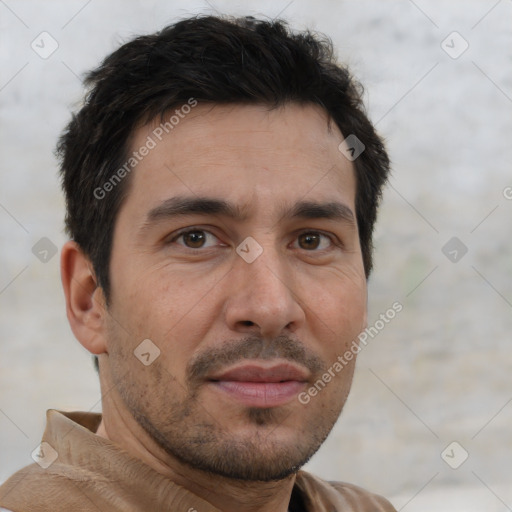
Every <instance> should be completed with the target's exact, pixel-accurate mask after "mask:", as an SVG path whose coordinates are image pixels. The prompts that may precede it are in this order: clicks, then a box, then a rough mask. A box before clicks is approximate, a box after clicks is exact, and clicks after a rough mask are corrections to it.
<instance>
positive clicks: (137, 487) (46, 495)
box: [0, 410, 396, 512]
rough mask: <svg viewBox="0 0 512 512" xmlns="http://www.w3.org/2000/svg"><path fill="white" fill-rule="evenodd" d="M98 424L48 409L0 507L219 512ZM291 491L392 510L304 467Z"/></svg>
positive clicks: (308, 501)
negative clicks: (31, 456) (33, 449)
mask: <svg viewBox="0 0 512 512" xmlns="http://www.w3.org/2000/svg"><path fill="white" fill-rule="evenodd" d="M100 421H101V415H100V414H94V413H85V412H74V413H64V412H59V411H56V410H49V411H48V412H47V426H46V430H45V433H44V436H43V441H42V443H41V446H42V447H43V452H42V453H41V454H40V458H39V459H38V461H39V464H36V463H34V464H31V465H30V466H27V467H25V468H24V469H22V470H20V471H18V472H17V473H15V474H14V475H13V476H12V477H11V478H9V479H8V480H7V481H6V482H5V483H4V484H3V485H2V486H0V507H5V508H7V509H8V510H11V511H12V512H49V511H51V512H60V511H66V512H71V511H72V512H99V511H100V512H156V511H158V512H191V511H194V510H195V511H197V512H221V511H220V510H219V509H217V508H215V507H214V506H213V505H211V504H210V503H208V502H207V501H205V500H203V499H202V498H200V497H199V496H196V495H195V494H193V493H191V492H189V491H188V490H186V489H184V488H183V487H181V486H179V485H177V484H175V483H173V482H172V481H170V480H169V479H167V478H165V477H164V476H163V475H161V474H160V473H157V472H156V471H154V470H153V469H152V468H150V467H149V466H147V465H146V464H144V463H143V462H141V461H140V460H138V459H134V458H133V457H131V456H130V455H129V454H128V453H126V452H125V451H124V450H122V449H121V448H119V447H118V446H116V445H115V444H113V443H111V442H110V441H109V440H107V439H104V438H103V437H100V436H97V435H96V434H95V433H94V432H96V429H97V428H98V425H99V423H100ZM45 443H48V444H45ZM44 451H46V453H44ZM46 465H47V467H46V468H44V467H42V466H46ZM293 495H294V497H297V496H298V497H299V499H300V501H301V502H302V503H301V505H300V506H302V508H303V509H304V511H307V512H334V511H339V512H396V511H395V509H394V508H393V507H392V505H390V503H389V502H388V501H387V500H385V499H384V498H382V497H380V496H377V495H375V494H371V493H369V492H367V491H365V490H363V489H361V488H360V487H357V486H354V485H350V484H345V483H341V482H338V483H328V482H324V481H323V480H320V479H319V478H316V477H314V476H313V475H311V474H308V473H306V472H304V471H299V472H298V474H297V478H296V483H295V487H294V491H293Z"/></svg>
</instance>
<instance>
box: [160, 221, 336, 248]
mask: <svg viewBox="0 0 512 512" xmlns="http://www.w3.org/2000/svg"><path fill="white" fill-rule="evenodd" d="M197 231H200V232H203V233H207V234H209V235H212V236H214V237H215V238H217V239H218V238H219V237H218V236H216V235H215V234H214V233H212V232H211V231H209V230H207V229H204V228H200V227H192V228H186V229H184V230H182V231H179V232H178V233H176V234H175V235H174V236H173V237H172V238H171V239H170V240H169V241H168V242H167V244H171V243H175V242H176V241H177V240H179V239H180V238H181V237H183V236H184V235H187V234H189V233H194V232H197ZM309 234H313V235H320V236H322V237H325V238H327V239H328V240H329V242H330V243H331V247H330V248H329V249H332V247H338V248H341V247H342V244H341V243H340V242H339V241H338V240H337V239H336V237H334V236H332V235H328V234H326V233H323V232H322V231H315V230H305V231H301V232H300V233H297V235H296V236H295V239H294V241H296V240H298V239H299V237H300V236H301V235H309ZM180 245H181V246H182V247H184V248H185V249H187V250H189V251H192V252H199V251H205V250H206V249H211V247H207V248H206V249H205V248H203V247H199V248H197V249H194V248H192V247H187V246H186V245H184V244H180ZM224 246H225V244H224ZM303 250H304V251H306V252H310V253H313V252H318V253H321V252H324V251H325V250H326V249H320V250H318V249H312V250H309V251H308V250H307V249H303ZM327 250H328V249H327Z"/></svg>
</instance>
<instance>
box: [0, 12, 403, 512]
mask: <svg viewBox="0 0 512 512" xmlns="http://www.w3.org/2000/svg"><path fill="white" fill-rule="evenodd" d="M86 83H87V85H88V86H89V92H88V95H87V97H86V101H85V104H84V106H83V107H82V108H81V110H80V111H79V112H78V113H77V114H76V115H75V116H74V117H73V119H72V121H71V122H70V124H69V125H68V127H67V130H66V131H65V133H64V134H63V136H62V138H61V141H60V143H59V146H58V153H59V155H60V157H61V162H62V166H61V173H62V179H63V187H64V191H65V194H66V200H67V217H66V225H67V230H68V233H69V234H70V236H71V238H72V241H69V242H67V243H66V244H65V245H64V247H63V250H62V256H61V268H62V283H63V287H64V292H65V296H66V304H67V315H68V319H69V322H70V324H71V328H72V330H73V332H74V334H75V336H76V337H77V339H78V340H79V341H80V343H82V345H83V346H84V347H86V348H87V349H88V350H89V351H90V352H91V353H92V354H95V355H96V356H97V359H96V361H97V368H98V371H99V377H100V382H101V389H102V411H103V413H102V415H98V414H92V413H80V412H77V413H63V412H58V411H54V410H51V411H48V418H47V419H48V423H47V428H46V431H45V434H44V436H43V440H42V443H41V446H40V451H39V453H38V454H36V455H35V459H36V463H34V464H32V465H31V466H28V467H27V468H24V469H22V470H21V471H19V472H18V473H16V474H15V475H13V476H12V477H11V478H10V479H9V480H8V481H7V482H6V483H5V484H4V485H3V486H2V487H0V505H1V506H2V507H5V508H7V509H8V510H12V511H14V512H29V511H42V510H45V511H50V510H51V511H58V510H63V511H64V510H66V511H67V510H80V511H98V510H100V511H105V512H106V511H148V510H152V511H156V510H158V511H173V512H175V511H184V512H186V511H188V512H192V511H197V512H206V511H224V512H246V511H247V512H249V511H250V512H267V511H268V512H270V511H272V512H286V511H287V510H290V511H294V512H296V511H308V512H312V511H322V512H324V511H325V512H327V511H332V510H338V511H343V512H349V511H366V512H378V511H393V510H394V509H393V507H392V506H391V505H390V504H389V503H388V502H387V501H386V500H385V499H384V498H381V497H379V496H376V495H373V494H371V493H369V492H366V491H364V490H363V489H361V488H359V487H356V486H354V485H350V484H344V483H327V482H324V481H322V480H320V479H318V478H316V477H314V476H312V475H309V474H307V473H305V472H303V471H299V469H300V467H301V466H302V465H303V464H304V463H305V462H306V461H307V460H308V459H309V458H310V457H311V456H312V455H313V454H314V453H315V452H316V451H317V449H318V448H319V447H320V445H321V444H322V442H323V441H324V440H325V438H326V437H327V435H328V433H329V432H330V430H331V429H332V427H333V425H334V423H335V422H336V420H337V418H338V416H339V415H340V413H341V410H342V408H343V405H344V403H345V401H346V398H347V395H348V393H349V389H350V385H351V381H352V375H353V371H354V364H355V357H354V358H349V360H348V361H345V360H344V364H343V365H342V364H341V363H340V362H339V356H340V354H344V353H346V352H347V350H349V349H351V350H352V353H354V354H355V353H357V352H358V350H357V337H358V334H359V333H360V332H361V331H363V330H364V329H365V327H366V302H367V301H366V281H367V278H368V275H369V273H370V270H371V266H372V243H371V240H372V232H373V225H374V222H375V219H376V212H377V206H378V203H379V199H380V194H381V189H382V186H383V185H384V183H385V181H386V179H387V175H388V171H389V160H388V157H387V155H386V152H385V150H384V147H383V145H382V142H381V140H380V138H379V137H378V136H377V135H376V133H375V131H374V129H373V127H372V125H371V123H370V122H369V120H368V119H367V117H366V115H365V113H364V110H363V107H362V103H361V97H360V90H359V86H358V85H357V83H356V82H354V81H353V79H352V78H351V76H350V74H349V73H348V71H347V70H346V69H345V68H343V67H339V66H337V65H336V64H335V62H334V59H333V55H332V50H331V47H330V44H329V43H328V42H326V41H320V40H318V39H317V38H315V37H313V36H312V35H311V34H309V33H302V34H293V33H291V32H289V31H288V29H287V28H286V27H285V25H284V24H283V23H281V22H266V21H258V20H255V19H252V18H243V19H236V20H231V19H221V18H217V17H210V16H208V17H198V18H193V19H187V20H184V21H181V22H179V23H177V24H175V25H173V26H170V27H167V28H165V29H164V30H163V31H161V32H160V33H157V34H155V35H151V36H145V37H139V38H137V39H135V40H133V41H131V42H129V43H127V44H125V45H124V46H122V47H121V48H120V49H118V50H117V51H116V52H114V53H113V54H112V55H110V56H109V57H108V58H107V59H106V60H105V61H104V62H103V64H102V65H101V66H100V67H99V68H98V69H97V70H95V71H93V72H91V73H90V74H89V75H88V77H87V80H86ZM354 347H356V349H355V350H354ZM340 449H342V447H341V448H340Z"/></svg>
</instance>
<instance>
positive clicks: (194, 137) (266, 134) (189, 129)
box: [122, 103, 355, 220]
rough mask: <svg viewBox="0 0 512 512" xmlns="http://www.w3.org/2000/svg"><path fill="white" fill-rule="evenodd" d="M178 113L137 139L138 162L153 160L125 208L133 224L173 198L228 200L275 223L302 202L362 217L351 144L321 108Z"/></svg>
mask: <svg viewBox="0 0 512 512" xmlns="http://www.w3.org/2000/svg"><path fill="white" fill-rule="evenodd" d="M176 110H178V111H179V107H178V108H177V109H176ZM176 110H174V111H172V112H170V113H169V114H166V115H165V116H164V119H163V123H161V120H160V118H158V119H155V120H153V121H152V122H151V123H148V124H146V125H144V126H140V127H138V128H137V129H136V130H135V132H134V135H133V138H132V141H131V148H130V154H132V153H133V152H134V151H135V152H139V153H142V152H144V153H145V156H143V157H141V159H140V161H139V162H138V164H137V165H136V167H135V169H134V171H133V172H132V176H131V184H130V187H129V193H128V196H127V199H126V201H125V204H124V206H123V208H122V209H125V210H129V211H130V212H131V215H132V216H133V220H135V219H136V217H140V216H143V215H145V214H147V212H148V211H150V210H151V209H153V208H154V207H155V206H157V205H158V204H159V203H161V202H162V201H165V200H167V199H169V198H170V197H172V196H208V197H218V198H224V199H227V200H229V201H230V202H232V203H233V204H237V205H238V206H240V207H242V208H244V210H245V212H246V213H247V215H249V216H250V215H251V214H253V213H256V211H257V210H264V211H265V213H266V214H267V215H271V214H272V212H273V211H276V212H277V211H278V210H279V211H282V209H283V206H284V205H293V203H294V202H297V201H299V200H303V201H304V200H317V201H340V200H342V201H343V202H344V203H345V204H347V206H349V207H350V208H352V209H354V203H355V174H354V168H353V165H352V163H351V162H350V161H348V160H347V159H346V158H345V157H344V156H343V155H342V154H341V152H340V151H339V150H338V146H339V144H340V142H341V141H342V140H343V138H344V136H343V135H342V134H341V132H340V131H339V129H338V128H337V126H336V124H335V123H334V122H331V123H329V118H328V115H327V113H326V112H325V111H324V110H323V109H321V108H320V107H318V106H313V105H298V104H293V103H291V104H288V105H286V106H283V107H279V108H277V109H269V108H268V107H267V106H264V105H211V104H210V105H205V104H197V106H195V107H193V108H192V109H190V111H188V110H189V109H187V111H188V113H187V114H184V113H183V111H179V112H177V113H176ZM178 113H179V114H180V115H179V116H178V115H177V114H178ZM173 116H174V117H173ZM171 118H172V119H171ZM166 122H167V124H165V123H166ZM144 147H147V148H150V149H149V150H148V151H141V149H142V148H144Z"/></svg>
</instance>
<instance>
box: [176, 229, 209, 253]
mask: <svg viewBox="0 0 512 512" xmlns="http://www.w3.org/2000/svg"><path fill="white" fill-rule="evenodd" d="M181 236H182V237H183V243H184V244H185V245H186V246H187V247H190V248H191V249H199V248H200V247H202V246H203V245H204V244H205V241H206V235H205V232H204V231H189V232H188V233H183V234H182V235H181Z"/></svg>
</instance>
